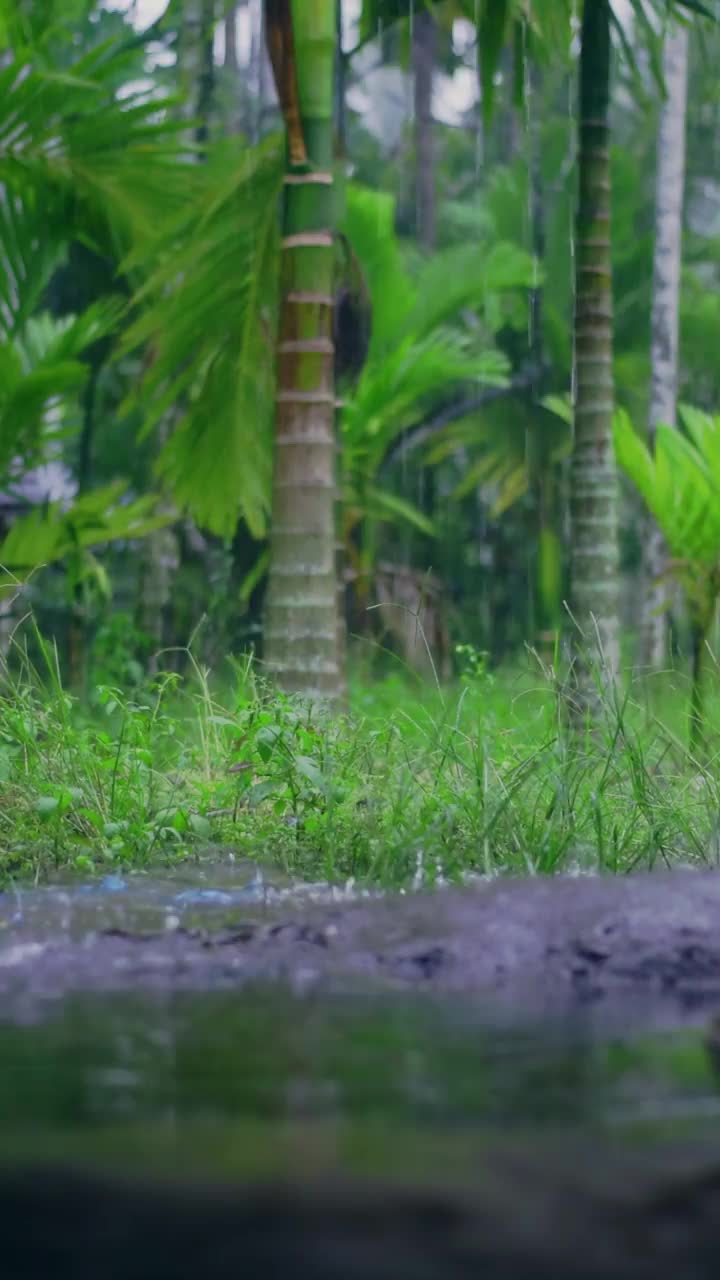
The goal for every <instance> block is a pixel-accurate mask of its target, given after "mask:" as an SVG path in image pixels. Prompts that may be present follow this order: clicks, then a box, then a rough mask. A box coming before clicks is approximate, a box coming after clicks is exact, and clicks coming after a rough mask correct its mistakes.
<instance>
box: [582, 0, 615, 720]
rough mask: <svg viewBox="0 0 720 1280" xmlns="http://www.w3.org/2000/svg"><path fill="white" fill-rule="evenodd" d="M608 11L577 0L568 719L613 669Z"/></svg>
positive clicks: (592, 698)
mask: <svg viewBox="0 0 720 1280" xmlns="http://www.w3.org/2000/svg"><path fill="white" fill-rule="evenodd" d="M609 98H610V5H609V0H586V3H585V6H584V10H583V20H582V49H581V54H580V125H579V129H580V138H579V188H580V189H579V205H578V217H577V243H576V279H575V332H574V338H575V343H574V347H575V353H574V401H575V404H574V410H575V438H574V443H573V453H572V462H571V470H570V522H571V540H570V546H571V574H572V588H571V605H570V611H571V614H572V618H573V646H572V647H573V672H572V680H571V685H572V695H573V696H572V710H573V713H574V714H573V719H574V720H575V722H576V723H577V722H578V721H584V720H585V718H586V717H587V715H588V714H592V713H593V712H595V713H596V712H597V711H598V709H599V702H600V700H601V690H602V689H605V690H608V689H609V688H611V687H612V684H613V681H614V678H615V674H616V672H617V668H618V666H619V626H618V594H619V591H618V586H619V584H618V577H619V565H618V539H617V473H616V467H615V456H614V451H613V439H612V419H613V407H614V402H613V370H612V336H613V319H612V271H611V259H610V156H609V119H608V112H609Z"/></svg>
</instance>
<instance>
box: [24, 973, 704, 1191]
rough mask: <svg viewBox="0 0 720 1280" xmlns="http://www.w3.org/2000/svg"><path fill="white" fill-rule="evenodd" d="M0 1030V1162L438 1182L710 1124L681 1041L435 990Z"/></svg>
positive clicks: (177, 1009)
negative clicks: (529, 1016) (519, 1144)
mask: <svg viewBox="0 0 720 1280" xmlns="http://www.w3.org/2000/svg"><path fill="white" fill-rule="evenodd" d="M0 1037H1V1040H2V1046H3V1051H2V1055H1V1056H0V1126H1V1127H2V1132H3V1145H4V1150H5V1153H6V1155H7V1154H9V1153H10V1152H11V1151H14V1152H16V1153H17V1154H24V1155H27V1154H28V1153H29V1152H32V1153H33V1154H34V1155H36V1156H38V1155H40V1156H43V1157H45V1156H52V1155H58V1156H62V1158H68V1157H69V1156H71V1155H76V1156H82V1157H87V1158H90V1159H93V1160H94V1159H98V1160H101V1161H102V1162H104V1163H107V1162H108V1161H110V1162H113V1161H116V1160H117V1161H120V1162H123V1161H126V1160H129V1161H130V1163H131V1165H132V1166H133V1167H136V1166H137V1162H138V1161H141V1163H142V1167H143V1168H146V1167H147V1165H148V1162H150V1163H151V1164H152V1165H154V1166H157V1167H159V1168H163V1167H166V1168H168V1169H170V1170H172V1169H175V1168H176V1167H177V1161H178V1158H179V1154H178V1153H182V1152H184V1153H185V1155H186V1157H187V1156H188V1155H189V1154H190V1153H191V1159H192V1164H193V1168H194V1169H202V1170H204V1171H206V1172H209V1173H223V1174H224V1173H229V1172H244V1173H249V1174H252V1175H255V1174H258V1173H265V1172H268V1171H273V1172H283V1173H289V1174H298V1173H302V1172H304V1171H307V1169H308V1167H309V1166H310V1165H312V1166H316V1167H318V1168H324V1167H326V1166H327V1165H328V1164H329V1165H332V1166H334V1167H335V1166H338V1165H339V1166H341V1167H342V1168H344V1169H346V1170H348V1171H351V1172H373V1173H382V1174H387V1173H388V1172H390V1171H392V1172H394V1173H396V1174H398V1175H410V1174H412V1175H413V1176H417V1174H418V1172H419V1171H421V1170H422V1168H423V1167H425V1168H426V1169H427V1170H428V1172H431V1173H432V1175H433V1176H437V1173H438V1169H439V1167H440V1165H442V1164H443V1163H444V1164H445V1165H447V1169H448V1172H450V1170H453V1169H454V1170H455V1171H456V1172H457V1171H458V1170H461V1169H462V1167H464V1166H465V1165H467V1164H468V1162H470V1163H471V1162H472V1160H473V1159H474V1157H475V1156H476V1155H477V1151H478V1148H479V1147H481V1146H482V1144H483V1142H485V1141H487V1140H490V1139H492V1140H496V1139H497V1138H499V1137H501V1138H502V1139H503V1140H506V1139H507V1138H508V1136H510V1135H512V1134H515V1135H516V1136H517V1137H518V1138H519V1139H522V1140H523V1141H526V1140H528V1139H529V1138H530V1137H531V1136H532V1135H538V1134H545V1135H547V1134H552V1133H554V1134H558V1133H563V1134H574V1135H579V1136H581V1137H590V1136H592V1135H598V1134H604V1135H612V1136H613V1138H614V1139H620V1140H621V1141H623V1142H628V1143H635V1144H637V1143H647V1142H652V1141H654V1140H655V1139H658V1138H668V1137H677V1136H682V1137H684V1138H691V1139H695V1138H702V1137H704V1136H706V1133H707V1125H708V1122H712V1123H717V1120H718V1116H719V1115H720V1091H719V1090H718V1086H717V1077H716V1075H715V1074H714V1071H713V1066H712V1063H711V1060H710V1058H709V1056H708V1053H707V1050H706V1048H705V1045H704V1041H703V1035H702V1033H701V1030H700V1029H697V1028H694V1029H693V1028H690V1029H687V1028H686V1029H684V1030H682V1031H677V1032H665V1033H655V1034H652V1035H644V1036H638V1037H636V1038H628V1039H625V1040H618V1039H606V1038H599V1037H598V1036H597V1034H596V1030H595V1028H594V1027H593V1025H592V1023H590V1022H588V1023H587V1024H586V1025H583V1024H582V1021H578V1020H577V1019H575V1020H573V1022H572V1023H571V1024H567V1025H562V1024H559V1023H558V1024H556V1025H554V1026H552V1027H547V1026H537V1027H532V1026H525V1027H524V1028H523V1029H522V1030H520V1029H512V1028H509V1027H507V1026H501V1025H498V1024H497V1023H495V1024H493V1023H488V1022H487V1021H486V1018H485V1016H484V1012H483V1009H482V1007H481V1006H479V1005H476V1004H473V1003H472V1002H471V1003H468V1002H466V1001H464V1002H459V1001H456V1000H448V999H442V1000H440V999H438V998H435V997H433V998H429V999H428V998H422V999H421V998H419V997H410V998H407V997H406V998H403V999H402V1000H399V999H397V998H378V997H377V996H375V997H373V998H372V999H370V998H367V997H363V996H348V995H345V996H343V997H340V996H329V995H324V996H323V997H322V998H315V997H313V996H310V997H305V998H301V997H297V996H293V995H292V994H290V993H288V992H287V990H281V989H277V988H273V987H265V986H263V987H258V988H254V989H250V990H246V991H244V992H243V993H242V994H241V995H240V994H238V995H235V994H227V993H217V992H216V993H212V992H207V993H203V994H202V995H193V994H188V993H186V994H177V993H176V994H173V995H167V996H163V997H159V996H155V997H153V996H151V995H142V994H139V993H136V994H134V995H129V994H128V995H124V994H114V995H111V996H108V995H104V996H102V997H99V996H97V995H95V996H93V995H81V996H74V997H69V998H67V999H66V1000H65V1001H64V1002H62V1003H61V1004H60V1005H54V1006H52V1008H50V1009H49V1010H48V1015H47V1017H46V1018H45V1019H44V1020H42V1021H36V1022H34V1023H32V1024H30V1025H18V1024H17V1023H11V1022H6V1023H4V1024H3V1023H2V1022H1V1021H0Z"/></svg>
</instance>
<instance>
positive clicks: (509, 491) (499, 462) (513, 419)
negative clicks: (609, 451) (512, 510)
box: [426, 400, 571, 516]
mask: <svg viewBox="0 0 720 1280" xmlns="http://www.w3.org/2000/svg"><path fill="white" fill-rule="evenodd" d="M570 445H571V429H570V426H569V424H568V423H567V422H565V421H564V420H563V418H562V417H560V416H558V415H556V414H554V413H553V412H552V411H549V406H548V405H542V406H539V405H536V406H528V405H527V404H523V403H519V402H513V401H511V400H507V401H505V402H503V403H502V404H498V405H496V406H488V408H487V409H485V410H484V411H483V412H482V413H474V414H470V415H468V417H466V418H461V419H459V420H458V421H457V422H453V423H451V424H450V425H449V426H447V427H445V428H444V429H443V430H442V431H441V432H439V433H438V434H437V436H435V437H434V439H433V442H432V444H431V446H430V447H429V448H428V451H427V454H426V457H427V461H428V462H429V463H430V464H431V465H435V464H437V463H440V462H442V461H444V460H445V459H446V458H450V457H453V456H454V455H455V454H457V453H458V452H459V451H460V450H461V449H462V450H463V451H465V452H467V453H469V455H470V462H469V465H468V467H467V470H465V471H464V474H463V477H462V479H461V480H460V482H459V484H458V485H457V488H456V489H455V494H454V496H455V497H456V498H461V497H463V496H465V494H468V493H471V492H472V491H473V490H474V489H476V488H478V487H481V486H486V487H487V488H489V489H493V490H494V491H495V498H494V501H493V503H492V506H491V508H490V513H491V515H492V516H500V515H502V513H503V512H504V511H506V510H507V509H508V508H509V507H510V506H512V504H513V503H514V502H517V501H518V499H519V498H521V497H522V496H523V495H524V494H525V493H526V492H527V490H528V488H529V486H530V482H531V479H532V475H533V474H534V473H535V472H538V471H543V470H547V469H549V468H551V467H552V466H553V465H554V464H555V463H557V462H559V461H560V460H561V459H562V458H563V457H565V456H566V454H567V453H568V451H569V449H570Z"/></svg>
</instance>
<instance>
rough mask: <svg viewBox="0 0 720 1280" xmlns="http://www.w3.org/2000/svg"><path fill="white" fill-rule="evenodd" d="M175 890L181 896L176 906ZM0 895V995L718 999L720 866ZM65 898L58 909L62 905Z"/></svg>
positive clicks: (674, 1002)
mask: <svg viewBox="0 0 720 1280" xmlns="http://www.w3.org/2000/svg"><path fill="white" fill-rule="evenodd" d="M176 898H177V895H175V899H176ZM170 899H171V895H169V894H168V904H167V905H164V904H163V902H162V892H161V893H160V896H158V892H157V887H156V890H155V893H154V897H153V902H152V910H148V911H146V912H143V910H142V905H143V898H142V889H140V890H139V891H136V892H135V894H134V896H133V897H132V898H131V899H130V900H127V901H126V900H124V898H123V895H122V894H117V895H115V896H114V899H113V901H112V903H111V904H108V903H106V902H103V901H100V900H99V899H98V900H97V901H92V902H91V901H90V900H89V899H88V898H79V897H75V898H73V897H72V896H64V895H60V898H59V899H58V897H57V895H53V894H52V893H51V894H48V895H47V897H46V898H45V899H42V898H41V900H40V905H39V906H38V905H37V903H36V904H35V906H34V909H33V910H32V911H30V910H27V911H24V912H22V913H18V912H15V914H13V904H12V902H11V900H10V899H9V898H8V897H6V898H5V899H4V904H0V1001H2V1002H3V1004H4V1005H5V1007H7V1005H8V1001H10V1000H12V999H16V998H20V997H22V996H23V995H24V996H25V997H27V996H32V995H37V996H39V997H45V996H50V997H51V996H59V995H62V994H64V993H66V992H69V991H73V990H118V989H128V988H141V987H147V988H155V989H157V988H159V989H168V990H172V989H188V988H190V989H198V988H204V987H208V988H216V987H228V986H230V987H241V986H242V985H243V984H245V983H247V982H250V981H253V982H254V981H257V980H266V979H267V980H272V981H281V982H289V983H290V984H291V985H292V986H293V987H294V988H296V989H299V990H305V989H306V988H308V987H313V986H316V985H320V986H322V985H323V984H330V985H334V986H337V985H340V986H344V985H346V984H349V985H352V986H356V985H357V984H360V985H362V986H364V985H367V984H369V985H371V986H375V985H379V986H381V987H383V988H394V989H399V990H403V989H407V988H408V987H415V988H424V989H428V990H436V991H442V992H456V993H473V994H474V995H476V996H478V997H481V998H483V999H486V1000H488V1001H491V1002H492V1001H499V1002H500V1003H501V1004H503V1005H512V1006H513V1007H515V1008H520V1007H521V1006H527V1007H528V1008H531V1009H534V1010H536V1011H537V1010H538V1009H539V1008H540V1009H545V1008H552V1007H556V1008H558V1009H561V1008H564V1007H567V1006H568V1005H573V1006H578V1005H588V1004H590V1003H602V1002H609V1003H612V999H611V997H617V998H620V997H622V998H624V999H625V1000H627V999H638V1000H640V1001H641V1002H642V1003H652V1002H655V1003H657V1002H658V1001H659V1002H661V1003H663V1004H665V1005H667V1006H672V1007H673V1008H675V1009H688V1008H693V1007H695V1006H697V1005H703V1006H704V1007H709V1006H717V1007H718V1008H720V875H717V874H716V873H713V872H708V873H693V872H678V873H674V874H653V875H638V876H633V877H628V878H623V879H610V878H607V879H594V878H578V879H556V880H525V881H522V880H504V879H503V880H497V881H494V882H492V883H489V884H485V885H477V886H473V887H472V888H465V889H457V890H456V889H452V890H442V891H436V892H434V893H427V894H414V895H408V896H406V897H403V896H399V897H386V898H379V899H372V900H361V901H358V902H352V903H348V904H331V905H315V906H304V907H302V908H298V907H294V906H288V905H284V906H282V907H280V908H278V907H274V908H272V909H267V910H262V909H260V908H258V907H257V906H244V905H242V904H240V905H238V906H237V907H228V906H226V905H225V906H223V907H221V908H215V907H210V906H208V907H205V908H203V907H197V906H193V907H192V908H186V909H184V908H181V907H178V906H177V904H176V900H174V901H171V900H170ZM59 902H60V905H58V903H59Z"/></svg>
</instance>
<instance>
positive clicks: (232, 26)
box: [223, 4, 240, 74]
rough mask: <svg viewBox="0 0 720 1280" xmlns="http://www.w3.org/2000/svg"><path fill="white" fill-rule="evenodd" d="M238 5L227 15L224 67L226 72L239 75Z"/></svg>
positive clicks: (225, 20) (233, 6)
mask: <svg viewBox="0 0 720 1280" xmlns="http://www.w3.org/2000/svg"><path fill="white" fill-rule="evenodd" d="M237 13H238V6H237V4H232V5H231V6H230V8H229V9H228V11H227V13H226V14H225V19H224V22H223V28H224V32H225V55H224V57H223V66H224V68H225V70H226V71H232V72H233V73H235V74H236V73H237V72H238V71H239V70H240V64H239V63H238V55H237Z"/></svg>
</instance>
